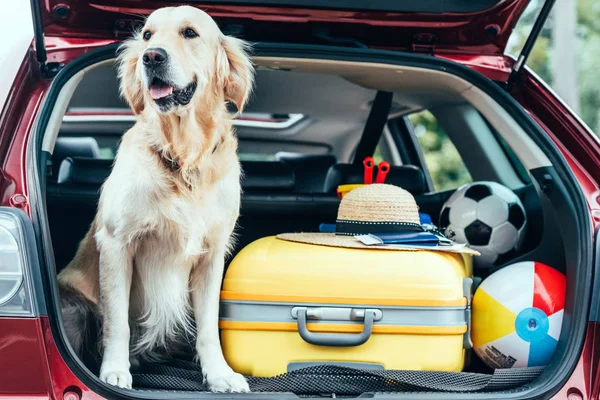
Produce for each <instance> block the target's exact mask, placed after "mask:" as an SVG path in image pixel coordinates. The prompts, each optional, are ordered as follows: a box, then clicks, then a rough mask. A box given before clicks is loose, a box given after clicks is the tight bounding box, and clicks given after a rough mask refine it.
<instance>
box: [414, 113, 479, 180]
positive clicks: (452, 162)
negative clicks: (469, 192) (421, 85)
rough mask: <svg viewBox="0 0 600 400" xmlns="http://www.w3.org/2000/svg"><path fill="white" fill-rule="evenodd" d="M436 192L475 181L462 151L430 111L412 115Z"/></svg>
mask: <svg viewBox="0 0 600 400" xmlns="http://www.w3.org/2000/svg"><path fill="white" fill-rule="evenodd" d="M408 118H409V119H410V121H411V122H412V124H413V126H414V130H415V135H416V136H417V139H418V140H419V144H420V145H421V148H422V150H423V154H424V156H425V163H426V164H427V168H428V169H429V173H430V174H431V179H432V180H433V185H434V187H435V190H436V191H443V190H448V189H455V188H457V187H459V186H461V185H462V184H465V183H468V182H471V181H472V178H471V175H470V174H469V171H468V170H467V168H466V166H465V164H464V162H463V160H462V158H461V157H460V154H459V153H458V150H456V147H454V144H452V142H451V141H450V138H448V135H447V134H446V132H444V131H443V130H442V129H441V128H440V126H439V125H438V123H437V120H436V119H435V117H434V116H433V114H431V113H430V112H429V111H421V112H418V113H414V114H411V115H409V117H408Z"/></svg>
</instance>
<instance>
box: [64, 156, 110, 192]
mask: <svg viewBox="0 0 600 400" xmlns="http://www.w3.org/2000/svg"><path fill="white" fill-rule="evenodd" d="M112 164H113V160H107V159H101V158H90V157H67V158H65V159H64V160H63V161H62V163H60V169H59V171H58V181H57V183H58V184H59V185H94V186H100V185H102V183H104V181H105V180H106V178H108V176H109V175H110V171H111V169H112Z"/></svg>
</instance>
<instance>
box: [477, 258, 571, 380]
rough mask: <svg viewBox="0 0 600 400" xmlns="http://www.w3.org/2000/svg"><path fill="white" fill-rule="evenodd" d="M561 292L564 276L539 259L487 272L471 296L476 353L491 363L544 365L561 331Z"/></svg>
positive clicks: (562, 292)
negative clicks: (538, 260) (488, 273)
mask: <svg viewBox="0 0 600 400" xmlns="http://www.w3.org/2000/svg"><path fill="white" fill-rule="evenodd" d="M565 291H566V279H565V276H564V275H563V274H562V273H560V272H559V271H557V270H555V269H553V268H551V267H549V266H548V265H545V264H542V263H539V262H533V261H525V262H519V263H516V264H512V265H509V266H507V267H505V268H502V269H501V270H499V271H497V272H495V273H493V274H492V275H490V276H489V277H488V278H487V279H485V280H484V281H483V282H482V283H481V285H480V286H479V287H478V288H477V291H476V292H475V296H474V297H473V310H472V340H473V347H474V349H475V352H476V353H477V355H478V356H479V357H480V358H481V359H482V360H483V361H484V362H485V363H486V364H487V365H488V366H490V367H491V368H520V367H535V366H545V365H547V364H548V362H549V361H550V358H551V357H552V354H553V353H554V350H555V348H556V344H557V342H558V337H559V336H560V330H561V326H562V319H563V308H564V304H565Z"/></svg>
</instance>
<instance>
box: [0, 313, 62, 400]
mask: <svg viewBox="0 0 600 400" xmlns="http://www.w3.org/2000/svg"><path fill="white" fill-rule="evenodd" d="M0 360H1V361H0V365H1V371H2V373H0V399H4V397H3V396H17V395H18V396H23V395H27V396H31V397H34V398H48V388H49V379H50V375H51V374H50V373H49V370H48V362H47V355H46V351H45V349H44V338H43V335H42V332H41V325H40V320H39V319H36V318H0Z"/></svg>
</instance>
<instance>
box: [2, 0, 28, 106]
mask: <svg viewBox="0 0 600 400" xmlns="http://www.w3.org/2000/svg"><path fill="white" fill-rule="evenodd" d="M10 8H11V10H10V17H9V18H3V19H2V23H1V24H0V37H1V38H3V39H2V40H0V77H2V79H0V109H1V108H2V105H3V104H4V102H5V100H6V96H7V94H8V91H9V89H10V86H11V85H12V82H13V80H14V76H15V75H16V73H17V71H18V69H19V67H20V66H21V62H22V61H23V57H24V56H25V53H26V51H27V48H28V46H29V45H30V43H31V41H32V40H33V23H32V22H31V11H30V8H29V1H25V0H19V1H13V2H11V5H10Z"/></svg>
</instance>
